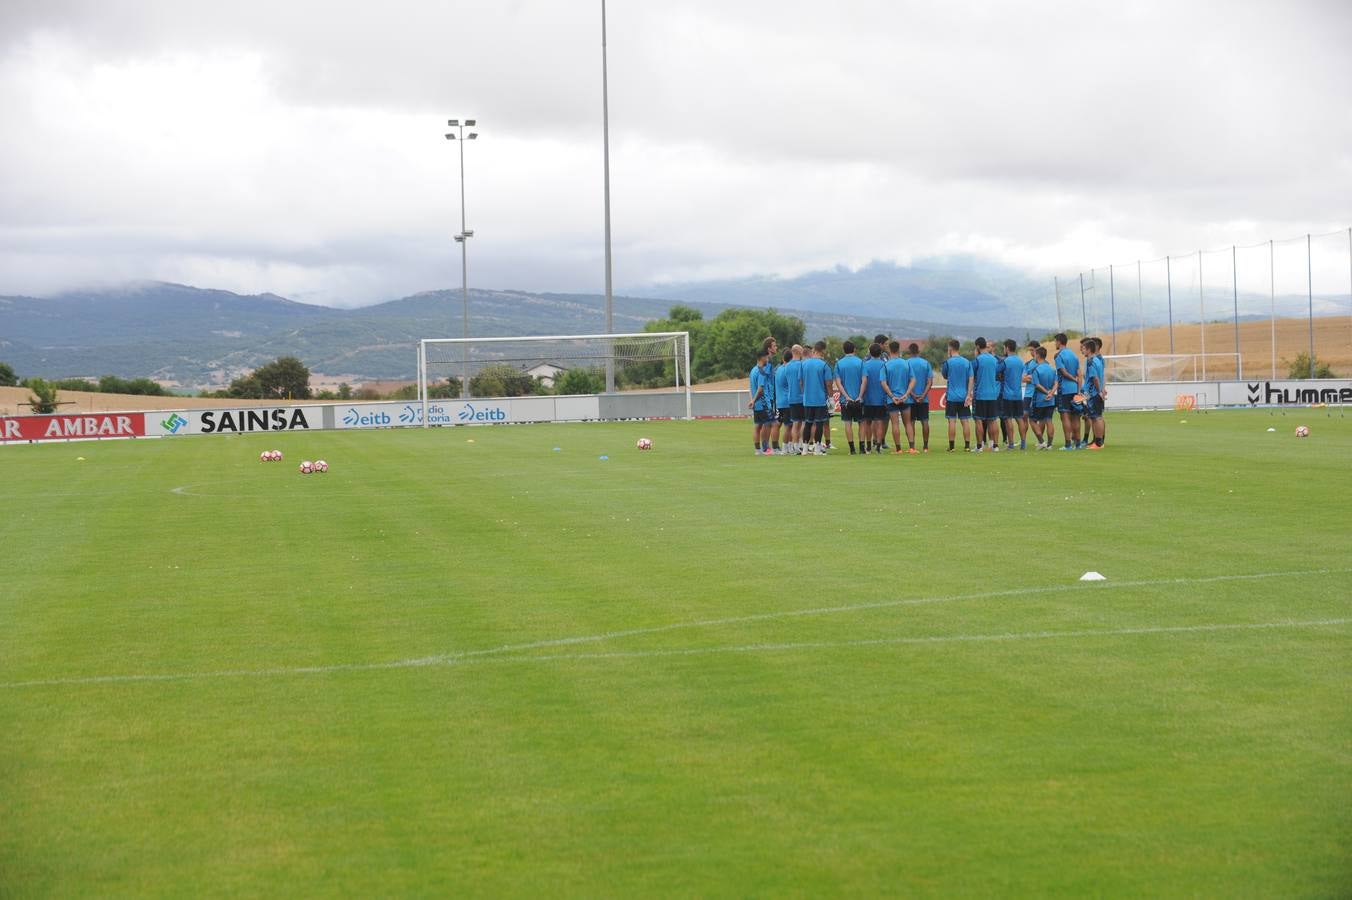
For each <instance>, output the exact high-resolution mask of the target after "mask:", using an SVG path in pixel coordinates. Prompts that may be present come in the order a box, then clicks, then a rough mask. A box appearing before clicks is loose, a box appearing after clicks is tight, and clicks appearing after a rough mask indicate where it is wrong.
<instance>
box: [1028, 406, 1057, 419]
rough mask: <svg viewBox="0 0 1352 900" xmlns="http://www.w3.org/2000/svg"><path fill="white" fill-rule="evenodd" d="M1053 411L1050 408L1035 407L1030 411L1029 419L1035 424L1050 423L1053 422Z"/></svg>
mask: <svg viewBox="0 0 1352 900" xmlns="http://www.w3.org/2000/svg"><path fill="white" fill-rule="evenodd" d="M1052 409H1053V407H1050V406H1034V407H1033V408H1032V409H1030V410H1029V411H1028V418H1029V419H1031V420H1032V421H1034V422H1050V421H1051V420H1052Z"/></svg>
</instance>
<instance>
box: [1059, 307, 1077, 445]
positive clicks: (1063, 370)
mask: <svg viewBox="0 0 1352 900" xmlns="http://www.w3.org/2000/svg"><path fill="white" fill-rule="evenodd" d="M1068 343H1070V338H1068V337H1066V335H1065V333H1064V332H1062V333H1061V334H1058V335H1057V336H1056V359H1055V360H1054V364H1055V368H1056V377H1057V388H1056V408H1057V410H1058V411H1059V412H1060V413H1061V432H1062V437H1064V438H1065V440H1066V445H1065V446H1064V447H1062V448H1061V449H1062V450H1074V449H1076V447H1075V441H1076V439H1077V438H1078V437H1079V436H1080V416H1079V414H1078V413H1077V412H1076V411H1075V395H1076V394H1078V393H1079V392H1080V360H1079V357H1077V356H1076V355H1075V351H1074V350H1071V349H1070V348H1069V347H1067V346H1066V344H1068Z"/></svg>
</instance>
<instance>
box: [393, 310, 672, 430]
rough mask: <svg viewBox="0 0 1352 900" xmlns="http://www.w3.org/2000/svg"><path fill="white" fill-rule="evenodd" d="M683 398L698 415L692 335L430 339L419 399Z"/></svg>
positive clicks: (422, 357) (422, 354)
mask: <svg viewBox="0 0 1352 900" xmlns="http://www.w3.org/2000/svg"><path fill="white" fill-rule="evenodd" d="M629 391H653V392H662V393H683V394H684V396H685V414H686V417H687V418H689V417H690V416H691V407H692V403H691V397H690V332H688V331H660V332H640V333H637V334H556V335H539V336H536V335H531V336H528V337H526V336H523V337H480V338H424V339H423V340H422V341H420V342H419V344H418V400H419V402H420V403H422V405H423V407H424V410H423V411H424V421H425V420H426V406H427V402H428V401H429V400H436V399H442V398H446V399H465V400H469V399H474V398H509V397H523V396H531V395H540V394H546V395H548V394H555V395H567V396H575V395H590V394H609V393H613V392H629Z"/></svg>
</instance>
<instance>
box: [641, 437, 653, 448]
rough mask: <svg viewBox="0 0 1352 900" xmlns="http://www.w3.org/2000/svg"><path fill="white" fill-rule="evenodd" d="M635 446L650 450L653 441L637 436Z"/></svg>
mask: <svg viewBox="0 0 1352 900" xmlns="http://www.w3.org/2000/svg"><path fill="white" fill-rule="evenodd" d="M637 446H638V449H640V450H651V449H652V448H653V442H652V441H651V440H649V439H648V438H639V439H638V444H637Z"/></svg>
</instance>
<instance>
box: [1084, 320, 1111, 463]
mask: <svg viewBox="0 0 1352 900" xmlns="http://www.w3.org/2000/svg"><path fill="white" fill-rule="evenodd" d="M1104 378H1105V372H1104V366H1103V341H1101V340H1099V339H1098V338H1096V337H1095V338H1088V339H1087V343H1086V344H1085V357H1084V405H1085V413H1084V417H1085V421H1086V422H1088V424H1089V427H1090V430H1091V432H1092V438H1091V440H1090V443H1089V449H1090V450H1102V449H1103V438H1104V431H1105V428H1106V426H1105V425H1104V422H1103V405H1104V401H1105V400H1106V399H1107V397H1108V388H1107V386H1106V385H1105V384H1104Z"/></svg>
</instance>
